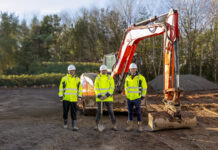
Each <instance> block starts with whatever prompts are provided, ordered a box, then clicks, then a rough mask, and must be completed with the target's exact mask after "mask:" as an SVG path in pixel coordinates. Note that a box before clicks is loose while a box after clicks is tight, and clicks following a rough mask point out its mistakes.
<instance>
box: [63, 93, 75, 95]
mask: <svg viewBox="0 0 218 150" xmlns="http://www.w3.org/2000/svg"><path fill="white" fill-rule="evenodd" d="M64 95H77V93H64Z"/></svg>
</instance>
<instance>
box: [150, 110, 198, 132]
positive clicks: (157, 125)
mask: <svg viewBox="0 0 218 150" xmlns="http://www.w3.org/2000/svg"><path fill="white" fill-rule="evenodd" d="M196 124H197V118H196V116H195V115H194V114H193V113H191V112H182V113H181V118H173V117H172V116H171V115H169V114H168V113H167V112H165V111H163V112H151V113H148V130H149V131H158V130H166V129H179V128H192V127H195V126H196Z"/></svg>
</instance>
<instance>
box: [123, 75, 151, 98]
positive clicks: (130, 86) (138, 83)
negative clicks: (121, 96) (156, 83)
mask: <svg viewBox="0 0 218 150" xmlns="http://www.w3.org/2000/svg"><path fill="white" fill-rule="evenodd" d="M125 93H126V97H127V99H129V100H135V99H140V98H141V97H145V95H146V94H147V83H146V80H145V77H144V76H142V75H141V74H136V75H135V76H132V75H128V76H127V77H126V79H125Z"/></svg>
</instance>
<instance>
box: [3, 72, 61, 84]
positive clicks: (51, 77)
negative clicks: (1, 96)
mask: <svg viewBox="0 0 218 150" xmlns="http://www.w3.org/2000/svg"><path fill="white" fill-rule="evenodd" d="M64 75H65V74H63V73H43V74H39V75H0V87H3V86H7V87H14V86H17V87H23V86H28V87H31V86H40V85H54V84H55V85H58V84H59V83H60V80H61V77H63V76H64Z"/></svg>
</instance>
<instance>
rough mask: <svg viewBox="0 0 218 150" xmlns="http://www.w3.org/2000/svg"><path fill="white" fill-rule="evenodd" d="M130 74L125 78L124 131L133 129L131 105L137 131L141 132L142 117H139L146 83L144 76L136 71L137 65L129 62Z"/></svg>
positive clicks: (145, 91)
mask: <svg viewBox="0 0 218 150" xmlns="http://www.w3.org/2000/svg"><path fill="white" fill-rule="evenodd" d="M129 68H130V75H128V76H127V77H126V80H125V93H126V98H127V106H128V121H127V125H128V126H127V128H126V129H125V131H131V130H132V129H133V106H135V108H136V114H137V120H138V131H139V132H142V131H143V129H142V119H141V100H143V99H144V98H145V95H146V93H147V83H146V80H145V77H143V76H142V75H141V74H139V73H138V72H137V65H136V64H135V63H132V64H130V67H129Z"/></svg>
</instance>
